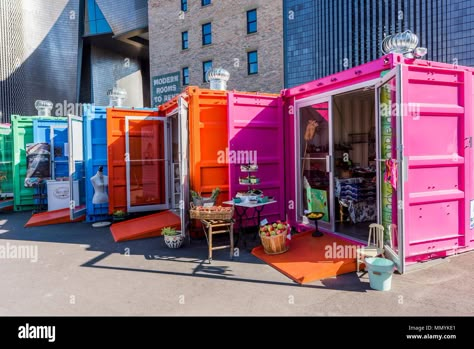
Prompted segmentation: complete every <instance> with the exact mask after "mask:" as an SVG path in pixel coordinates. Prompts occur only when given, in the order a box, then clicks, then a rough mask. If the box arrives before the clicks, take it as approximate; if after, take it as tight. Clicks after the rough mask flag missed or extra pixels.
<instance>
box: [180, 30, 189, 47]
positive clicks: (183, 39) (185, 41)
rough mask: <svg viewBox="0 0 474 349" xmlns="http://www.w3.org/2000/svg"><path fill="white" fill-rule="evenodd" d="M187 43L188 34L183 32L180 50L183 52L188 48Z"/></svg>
mask: <svg viewBox="0 0 474 349" xmlns="http://www.w3.org/2000/svg"><path fill="white" fill-rule="evenodd" d="M188 45H189V42H188V32H187V31H185V32H182V33H181V48H182V49H183V50H186V49H187V48H189V46H188Z"/></svg>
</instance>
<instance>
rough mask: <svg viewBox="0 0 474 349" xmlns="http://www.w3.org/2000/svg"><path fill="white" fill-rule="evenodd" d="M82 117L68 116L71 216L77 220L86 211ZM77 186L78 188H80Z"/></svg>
mask: <svg viewBox="0 0 474 349" xmlns="http://www.w3.org/2000/svg"><path fill="white" fill-rule="evenodd" d="M82 130H83V125H82V117H79V116H73V115H69V116H68V133H69V134H68V137H69V138H68V139H69V154H68V155H69V193H70V198H71V201H70V204H69V209H70V218H71V220H75V219H77V218H79V217H80V216H82V215H84V214H85V213H86V205H85V193H84V190H85V167H84V147H83V134H82ZM75 188H78V190H77V189H76V190H75Z"/></svg>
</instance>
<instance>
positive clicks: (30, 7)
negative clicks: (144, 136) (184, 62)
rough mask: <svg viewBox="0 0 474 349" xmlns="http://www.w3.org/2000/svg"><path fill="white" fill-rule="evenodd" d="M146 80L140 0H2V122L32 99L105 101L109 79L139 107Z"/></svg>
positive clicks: (28, 108) (30, 105) (28, 107)
mask: <svg viewBox="0 0 474 349" xmlns="http://www.w3.org/2000/svg"><path fill="white" fill-rule="evenodd" d="M149 81H150V79H149V52H148V6H147V1H146V0H134V1H130V0H56V1H52V0H28V1H19V0H0V122H9V121H10V116H11V115H12V114H20V115H36V114H37V111H36V109H35V107H34V103H35V101H36V100H38V99H45V100H51V101H52V102H53V104H54V105H55V108H54V109H53V111H52V113H53V115H59V114H58V113H60V114H62V115H64V111H65V110H66V108H69V107H70V105H71V104H76V105H77V104H78V103H95V104H97V105H107V104H108V97H107V90H109V89H111V88H113V86H114V85H115V84H117V85H119V86H120V87H122V88H125V89H126V90H127V91H128V93H129V97H130V100H129V103H130V105H133V106H136V107H141V106H144V105H145V104H149V102H148V101H149V100H150V97H149V89H150V87H149V86H150V82H149ZM126 103H127V101H126ZM56 106H61V108H56ZM75 110H77V109H75Z"/></svg>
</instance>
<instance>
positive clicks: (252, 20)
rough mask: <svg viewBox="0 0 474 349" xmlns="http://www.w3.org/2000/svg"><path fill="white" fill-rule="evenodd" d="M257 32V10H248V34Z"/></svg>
mask: <svg viewBox="0 0 474 349" xmlns="http://www.w3.org/2000/svg"><path fill="white" fill-rule="evenodd" d="M256 32H257V10H256V9H255V10H250V11H247V34H251V33H256Z"/></svg>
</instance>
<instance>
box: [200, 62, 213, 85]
mask: <svg viewBox="0 0 474 349" xmlns="http://www.w3.org/2000/svg"><path fill="white" fill-rule="evenodd" d="M207 63H211V66H210V67H209V69H208V70H206V64H207ZM210 69H212V59H209V60H207V61H203V62H202V82H203V83H206V82H209V81H208V80H207V72H208V71H209V70H210Z"/></svg>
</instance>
